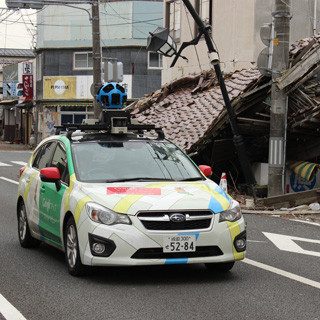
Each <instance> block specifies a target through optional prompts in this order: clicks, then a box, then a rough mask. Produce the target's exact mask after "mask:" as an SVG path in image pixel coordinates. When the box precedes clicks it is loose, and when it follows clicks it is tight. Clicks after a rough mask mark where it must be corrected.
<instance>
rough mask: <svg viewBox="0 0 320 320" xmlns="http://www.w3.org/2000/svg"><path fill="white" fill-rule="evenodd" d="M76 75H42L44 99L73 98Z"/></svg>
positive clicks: (75, 87) (74, 95) (74, 96)
mask: <svg viewBox="0 0 320 320" xmlns="http://www.w3.org/2000/svg"><path fill="white" fill-rule="evenodd" d="M76 84H77V77H75V76H70V77H44V78H43V98H44V99H59V100H60V99H75V98H76V89H77V86H76Z"/></svg>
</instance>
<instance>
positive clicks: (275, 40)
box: [273, 38, 279, 46]
mask: <svg viewBox="0 0 320 320" xmlns="http://www.w3.org/2000/svg"><path fill="white" fill-rule="evenodd" d="M273 45H274V46H278V45H279V39H278V38H274V39H273Z"/></svg>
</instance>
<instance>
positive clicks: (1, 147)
mask: <svg viewBox="0 0 320 320" xmlns="http://www.w3.org/2000/svg"><path fill="white" fill-rule="evenodd" d="M31 150H32V148H31V147H30V146H29V145H25V144H15V143H10V142H7V141H0V151H31Z"/></svg>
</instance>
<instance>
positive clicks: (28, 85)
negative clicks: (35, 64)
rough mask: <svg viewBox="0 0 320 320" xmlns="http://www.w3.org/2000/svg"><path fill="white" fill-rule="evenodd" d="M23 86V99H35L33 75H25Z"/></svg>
mask: <svg viewBox="0 0 320 320" xmlns="http://www.w3.org/2000/svg"><path fill="white" fill-rule="evenodd" d="M22 84H23V97H25V98H26V100H32V99H33V75H32V74H31V75H25V74H24V75H23V76H22Z"/></svg>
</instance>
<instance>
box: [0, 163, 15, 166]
mask: <svg viewBox="0 0 320 320" xmlns="http://www.w3.org/2000/svg"><path fill="white" fill-rule="evenodd" d="M0 167H12V164H7V163H4V162H0Z"/></svg>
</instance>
